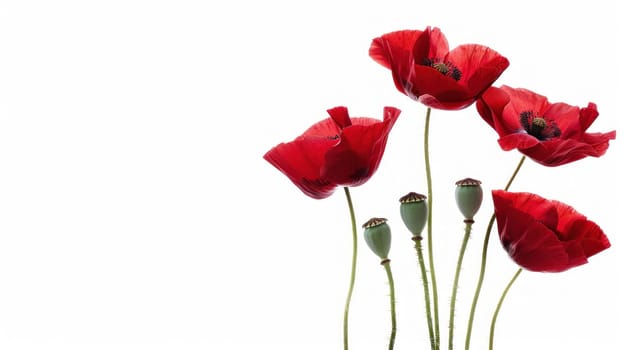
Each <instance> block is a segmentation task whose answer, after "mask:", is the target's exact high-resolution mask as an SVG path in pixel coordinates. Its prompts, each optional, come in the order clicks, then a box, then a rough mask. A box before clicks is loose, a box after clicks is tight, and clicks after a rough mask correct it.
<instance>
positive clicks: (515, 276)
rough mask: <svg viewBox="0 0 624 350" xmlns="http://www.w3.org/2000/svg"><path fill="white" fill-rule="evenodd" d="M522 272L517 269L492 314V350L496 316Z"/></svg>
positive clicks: (492, 347) (491, 347)
mask: <svg viewBox="0 0 624 350" xmlns="http://www.w3.org/2000/svg"><path fill="white" fill-rule="evenodd" d="M520 272H522V269H521V268H520V269H518V271H516V273H515V274H514V276H513V277H512V278H511V281H509V283H508V284H507V287H505V290H504V291H503V294H502V295H501V297H500V300H498V305H496V311H494V316H492V324H491V325H490V350H492V349H494V327H496V318H497V317H498V312H499V311H500V308H501V306H502V305H503V301H504V300H505V297H506V296H507V292H508V291H509V288H511V286H512V285H513V284H514V282H515V281H516V279H517V278H518V276H519V275H520Z"/></svg>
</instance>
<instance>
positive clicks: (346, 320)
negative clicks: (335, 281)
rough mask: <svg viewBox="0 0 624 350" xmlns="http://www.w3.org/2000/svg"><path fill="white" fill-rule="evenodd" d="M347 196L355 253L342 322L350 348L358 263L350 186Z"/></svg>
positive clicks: (345, 345) (344, 339)
mask: <svg viewBox="0 0 624 350" xmlns="http://www.w3.org/2000/svg"><path fill="white" fill-rule="evenodd" d="M344 191H345V195H346V196H347V204H348V205H349V214H350V215H351V231H352V241H353V253H352V257H351V278H350V280H349V292H348V293H347V301H346V302H345V308H344V319H343V324H342V332H343V344H344V350H348V349H349V305H350V304H351V296H352V295H353V286H354V285H355V266H356V263H357V226H356V224H355V212H354V210H353V201H352V200H351V193H350V192H349V188H348V187H345V188H344Z"/></svg>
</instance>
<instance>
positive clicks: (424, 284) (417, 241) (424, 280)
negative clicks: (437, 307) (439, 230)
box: [412, 235, 435, 350]
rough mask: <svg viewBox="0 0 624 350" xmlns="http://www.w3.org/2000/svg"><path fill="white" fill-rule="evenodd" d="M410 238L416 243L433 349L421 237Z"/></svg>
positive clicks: (427, 286)
mask: <svg viewBox="0 0 624 350" xmlns="http://www.w3.org/2000/svg"><path fill="white" fill-rule="evenodd" d="M412 240H414V242H415V243H416V244H415V245H414V248H415V249H416V255H417V256H418V265H419V266H420V274H421V275H422V281H423V289H424V292H425V309H426V311H427V327H428V328H429V342H430V343H431V350H435V335H434V333H433V323H432V321H431V301H430V299H429V281H428V279H427V269H426V268H425V259H424V258H423V253H422V244H421V241H422V237H421V236H420V235H418V236H414V237H412Z"/></svg>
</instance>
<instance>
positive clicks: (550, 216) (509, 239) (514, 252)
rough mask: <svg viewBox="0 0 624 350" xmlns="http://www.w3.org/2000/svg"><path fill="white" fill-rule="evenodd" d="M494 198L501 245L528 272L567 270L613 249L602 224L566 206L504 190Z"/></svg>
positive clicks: (494, 192)
mask: <svg viewBox="0 0 624 350" xmlns="http://www.w3.org/2000/svg"><path fill="white" fill-rule="evenodd" d="M492 198H493V200H494V212H495V215H496V222H497V226H498V233H499V238H500V240H501V243H502V245H503V247H504V248H505V250H507V252H508V254H509V256H510V257H511V258H512V259H513V260H514V261H515V262H516V263H517V264H518V265H520V266H521V267H523V268H525V269H527V270H531V271H539V272H561V271H565V270H568V269H570V268H572V267H576V266H579V265H582V264H585V263H586V262H587V258H589V257H591V256H593V255H595V254H597V253H599V252H601V251H603V250H605V249H607V248H608V247H609V246H610V243H609V240H608V239H607V237H606V235H605V234H604V233H603V232H602V230H601V229H600V227H599V226H598V225H596V224H595V223H593V222H592V221H589V220H587V218H586V217H585V216H583V215H581V214H580V213H578V212H577V211H576V210H574V208H572V207H570V206H568V205H566V204H564V203H561V202H558V201H552V200H547V199H544V198H542V197H540V196H538V195H535V194H532V193H522V192H521V193H513V192H506V191H502V190H494V191H492Z"/></svg>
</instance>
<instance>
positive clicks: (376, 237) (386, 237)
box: [362, 218, 391, 260]
mask: <svg viewBox="0 0 624 350" xmlns="http://www.w3.org/2000/svg"><path fill="white" fill-rule="evenodd" d="M386 221H388V220H387V219H384V218H372V219H370V220H368V221H367V222H366V223H365V224H364V225H362V227H363V228H364V240H365V241H366V244H367V245H368V247H369V248H370V249H371V250H372V251H373V253H375V254H377V256H378V257H380V258H381V259H382V260H385V259H388V253H389V252H390V240H391V236H390V226H388V224H387V223H386Z"/></svg>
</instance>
